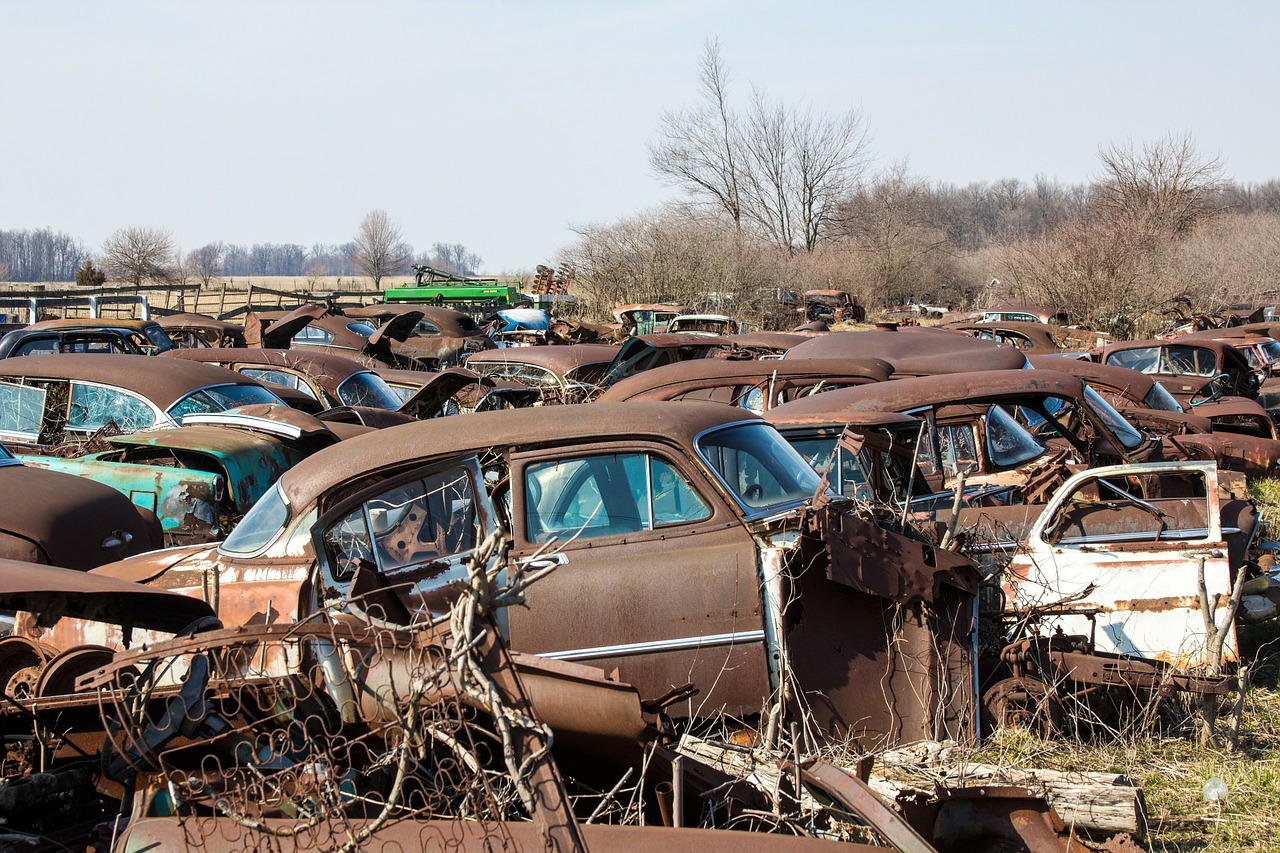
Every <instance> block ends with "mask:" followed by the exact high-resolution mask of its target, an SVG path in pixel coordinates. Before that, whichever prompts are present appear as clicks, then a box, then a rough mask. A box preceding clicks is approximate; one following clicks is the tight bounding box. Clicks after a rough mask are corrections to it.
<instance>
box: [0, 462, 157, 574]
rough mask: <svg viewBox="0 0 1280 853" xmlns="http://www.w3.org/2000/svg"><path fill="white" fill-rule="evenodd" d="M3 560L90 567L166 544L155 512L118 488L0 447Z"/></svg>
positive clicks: (1, 546)
mask: <svg viewBox="0 0 1280 853" xmlns="http://www.w3.org/2000/svg"><path fill="white" fill-rule="evenodd" d="M0 494H3V495H4V499H3V500H0V558H3V559H7V560H24V561H26V562H29V563H44V564H48V565H59V566H65V567H66V568H69V569H76V570H80V571H85V570H88V569H92V568H94V567H95V566H100V565H102V564H103V563H109V562H112V561H113V560H118V559H120V558H121V557H127V556H131V555H133V554H141V553H144V552H146V551H150V550H153V549H155V548H159V547H161V545H162V540H161V533H160V524H159V522H158V521H157V519H156V517H155V515H154V514H152V513H149V512H146V511H140V510H139V509H138V508H137V507H135V506H134V505H133V504H132V503H130V502H129V499H128V498H127V497H124V496H123V495H121V494H120V493H119V492H118V491H116V490H115V489H112V488H110V487H108V486H103V485H101V484H99V483H95V482H92V481H91V480H85V479H81V478H79V477H74V476H72V475H70V474H61V473H58V472H56V471H45V470H42V469H40V468H37V467H33V466H30V465H24V464H23V463H22V461H21V460H20V459H18V458H16V457H15V456H14V455H13V454H12V453H10V452H9V451H8V449H7V448H5V447H4V446H3V445H0Z"/></svg>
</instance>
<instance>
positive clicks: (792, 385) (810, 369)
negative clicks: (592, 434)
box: [599, 358, 893, 414]
mask: <svg viewBox="0 0 1280 853" xmlns="http://www.w3.org/2000/svg"><path fill="white" fill-rule="evenodd" d="M892 375H893V368H892V367H891V366H889V364H888V363H887V362H884V361H881V360H880V359H878V358H849V359H821V358H805V359H787V360H781V361H780V360H777V359H773V360H769V361H754V360H753V361H724V360H721V359H701V360H698V361H683V362H678V363H676V364H668V365H664V366H662V367H655V368H653V369H652V370H646V371H644V372H643V373H638V374H636V375H635V376H631V377H629V378H627V379H624V380H622V381H621V382H618V383H617V384H615V385H612V386H610V387H609V388H608V389H606V390H605V392H604V393H603V394H601V395H600V398H599V399H600V402H602V403H604V402H623V401H626V400H712V401H715V402H718V403H727V404H728V405H731V406H740V407H742V408H744V409H748V410H750V411H753V412H756V413H757V414H759V413H761V412H765V411H768V410H769V409H772V408H773V407H774V406H778V405H781V404H783V403H786V402H788V401H790V400H795V399H799V398H800V397H805V396H808V395H810V394H816V393H820V392H824V391H830V390H832V389H834V388H845V387H848V386H851V385H864V384H866V383H868V382H884V381H885V380H887V379H889V377H891V376H892Z"/></svg>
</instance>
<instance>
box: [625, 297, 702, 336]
mask: <svg viewBox="0 0 1280 853" xmlns="http://www.w3.org/2000/svg"><path fill="white" fill-rule="evenodd" d="M687 311H688V309H687V308H685V307H684V306H683V305H675V304H672V303H665V302H664V303H634V304H630V305H619V306H618V307H617V308H614V309H613V319H614V321H615V322H617V323H619V324H620V325H621V327H622V335H623V337H631V336H641V337H643V336H644V335H653V334H658V333H661V332H665V331H667V324H668V323H670V322H671V321H672V320H673V319H675V318H676V317H679V316H680V315H681V314H684V313H686V312H687Z"/></svg>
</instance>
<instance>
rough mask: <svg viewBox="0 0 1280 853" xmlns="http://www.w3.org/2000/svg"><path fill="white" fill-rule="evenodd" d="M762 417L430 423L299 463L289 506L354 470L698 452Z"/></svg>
mask: <svg viewBox="0 0 1280 853" xmlns="http://www.w3.org/2000/svg"><path fill="white" fill-rule="evenodd" d="M584 407H589V408H584ZM741 421H760V418H758V417H757V416H755V415H753V414H751V413H749V412H745V411H743V410H741V409H735V408H733V407H730V406H724V405H721V404H719V403H703V402H679V403H666V402H662V403H581V404H570V405H563V406H540V407H537V408H524V409H507V410H504V411H496V412H479V413H472V414H465V415H455V416H453V417H449V418H431V419H429V420H425V421H419V422H417V423H412V424H404V425H403V426H395V427H389V428H387V429H383V430H379V431H378V432H377V433H376V434H370V435H367V436H357V437H355V438H350V439H347V440H346V441H343V442H342V443H340V444H337V445H334V446H333V447H328V448H325V449H324V450H322V451H320V452H319V453H316V454H314V455H312V456H310V457H308V458H307V459H304V460H303V461H301V462H299V463H298V464H297V465H295V466H294V467H293V468H291V469H290V470H289V471H287V472H285V473H284V475H283V476H281V478H280V488H281V491H282V492H283V493H284V495H285V497H286V498H287V500H288V501H289V503H290V505H291V506H293V507H296V508H302V507H307V506H310V505H311V503H312V502H314V501H315V500H316V499H317V498H318V497H319V496H320V495H322V494H324V493H325V492H327V491H329V490H330V489H332V488H334V487H335V486H338V485H341V484H342V483H344V482H346V481H347V480H349V479H351V477H352V472H369V471H377V470H380V469H392V468H401V467H404V466H406V465H414V464H421V463H423V462H426V461H429V460H431V459H434V458H438V457H448V456H451V455H461V454H465V453H470V452H475V451H481V450H485V449H488V448H495V447H530V448H531V447H537V446H542V445H548V446H549V445H556V444H562V443H572V442H578V441H582V440H584V439H591V440H594V441H596V442H599V443H602V444H603V443H607V442H611V441H628V440H637V439H639V440H651V441H657V442H662V443H664V444H669V445H675V446H677V447H678V448H681V449H687V448H689V447H692V445H693V439H694V437H695V436H697V435H698V434H699V433H701V432H703V431H704V430H707V429H711V428H713V427H718V426H723V425H725V424H731V423H737V422H741Z"/></svg>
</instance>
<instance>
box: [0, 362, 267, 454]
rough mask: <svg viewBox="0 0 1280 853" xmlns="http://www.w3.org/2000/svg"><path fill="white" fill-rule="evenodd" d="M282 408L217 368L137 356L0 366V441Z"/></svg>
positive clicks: (36, 440) (245, 380) (46, 439)
mask: <svg viewBox="0 0 1280 853" xmlns="http://www.w3.org/2000/svg"><path fill="white" fill-rule="evenodd" d="M254 403H274V404H277V405H283V401H282V400H281V399H280V398H279V397H278V396H276V395H275V394H273V393H272V392H271V391H270V390H268V388H267V386H265V385H263V384H262V383H261V382H258V381H256V380H254V379H250V378H249V377H247V376H241V375H239V374H237V373H233V372H231V371H229V370H224V369H222V368H221V367H214V366H212V365H208V364H199V363H196V362H186V361H180V360H178V359H171V358H152V357H150V356H140V355H100V354H69V355H53V356H26V357H25V358H17V359H7V360H4V361H0V440H3V441H5V442H8V443H14V442H16V443H21V444H38V445H53V444H59V443H61V442H64V441H69V440H70V441H74V440H77V439H80V440H83V439H85V438H88V437H89V436H90V435H92V434H93V433H94V432H96V431H98V430H99V429H102V428H103V427H104V426H106V425H107V424H108V423H114V424H115V426H116V427H118V428H119V429H120V430H125V431H129V430H140V429H148V428H150V427H153V426H168V425H176V424H178V423H180V422H181V420H182V418H183V416H185V415H191V414H200V413H205V412H221V411H225V410H226V409H232V408H235V407H237V406H247V405H252V404H254Z"/></svg>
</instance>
